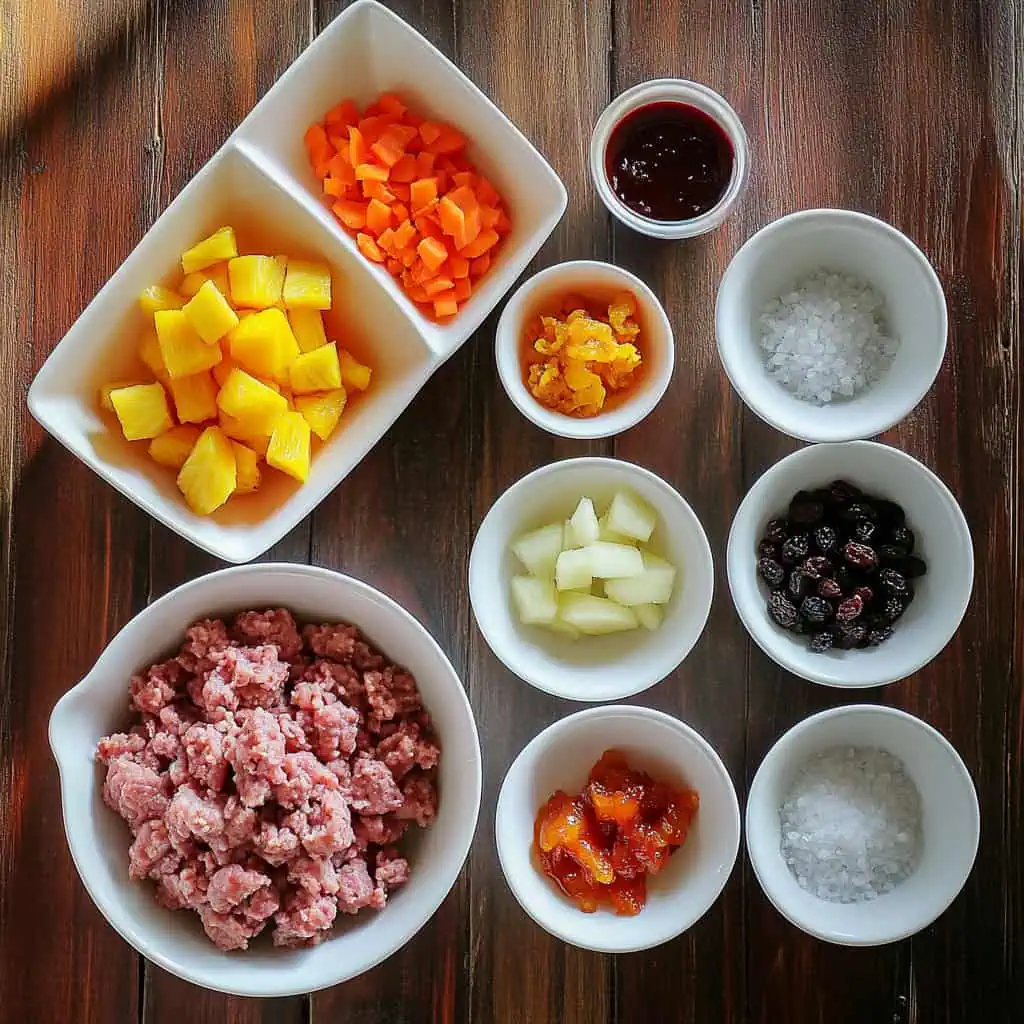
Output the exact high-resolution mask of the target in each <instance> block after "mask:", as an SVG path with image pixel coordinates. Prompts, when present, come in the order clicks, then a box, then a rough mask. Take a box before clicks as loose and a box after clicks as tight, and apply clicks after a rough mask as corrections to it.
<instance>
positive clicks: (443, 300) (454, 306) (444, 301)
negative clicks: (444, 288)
mask: <svg viewBox="0 0 1024 1024" xmlns="http://www.w3.org/2000/svg"><path fill="white" fill-rule="evenodd" d="M458 311H459V302H458V299H456V298H455V292H454V291H450V292H442V293H441V294H440V295H438V296H436V297H435V299H434V316H436V317H447V316H455V314H456V313H458Z"/></svg>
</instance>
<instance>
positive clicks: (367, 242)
mask: <svg viewBox="0 0 1024 1024" xmlns="http://www.w3.org/2000/svg"><path fill="white" fill-rule="evenodd" d="M356 245H358V246H359V251H360V252H361V253H362V254H363V255H364V256H365V257H366V258H367V259H368V260H372V261H373V262H374V263H383V262H384V253H382V252H381V251H380V247H379V246H378V245H377V243H376V242H375V241H374V240H373V239H372V238H371V237H370V236H369V235H366V234H363V232H361V231H360V232H359V234H358V235H356Z"/></svg>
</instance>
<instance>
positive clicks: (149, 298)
mask: <svg viewBox="0 0 1024 1024" xmlns="http://www.w3.org/2000/svg"><path fill="white" fill-rule="evenodd" d="M139 305H140V306H141V307H142V312H143V313H155V312H156V311H157V310H158V309H181V307H182V306H184V305H185V300H184V299H183V298H182V297H181V296H180V295H179V294H178V293H177V292H174V291H171V289H170V288H165V287H164V286H163V285H160V284H151V285H150V286H149V287H148V288H143V289H142V292H141V294H140V295H139Z"/></svg>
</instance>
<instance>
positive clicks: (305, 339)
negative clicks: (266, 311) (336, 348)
mask: <svg viewBox="0 0 1024 1024" xmlns="http://www.w3.org/2000/svg"><path fill="white" fill-rule="evenodd" d="M288 323H290V324H291V325H292V334H294V335H295V340H296V341H297V342H298V343H299V348H300V349H302V351H303V352H312V351H313V349H315V348H320V346H321V345H326V344H327V332H326V331H325V330H324V318H323V316H322V315H321V314H320V310H319V309H290V310H288Z"/></svg>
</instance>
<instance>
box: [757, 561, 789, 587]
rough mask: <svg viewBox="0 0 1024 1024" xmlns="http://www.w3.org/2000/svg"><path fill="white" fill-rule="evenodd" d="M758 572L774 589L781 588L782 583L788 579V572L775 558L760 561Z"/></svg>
mask: <svg viewBox="0 0 1024 1024" xmlns="http://www.w3.org/2000/svg"><path fill="white" fill-rule="evenodd" d="M757 571H758V574H759V575H760V577H761V579H763V580H764V581H765V583H767V584H768V586H769V587H772V588H774V587H778V586H781V584H782V581H783V580H784V579H785V578H786V570H785V569H783V568H782V566H781V565H779V563H778V562H776V561H775V559H774V558H762V559H760V560H759V561H758V563H757Z"/></svg>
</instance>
